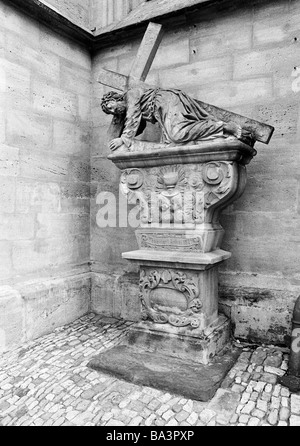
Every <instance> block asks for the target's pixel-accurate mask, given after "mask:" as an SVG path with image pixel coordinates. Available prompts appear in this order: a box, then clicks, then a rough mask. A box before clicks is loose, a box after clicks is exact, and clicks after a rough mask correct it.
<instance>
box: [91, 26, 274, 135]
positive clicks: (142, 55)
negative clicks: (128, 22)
mask: <svg viewBox="0 0 300 446" xmlns="http://www.w3.org/2000/svg"><path fill="white" fill-rule="evenodd" d="M162 34H163V32H162V25H160V24H157V23H152V22H150V23H149V25H148V27H147V30H146V32H145V34H144V37H143V40H142V42H141V44H140V47H139V49H138V53H137V56H136V58H135V61H134V63H133V66H132V68H131V71H130V74H129V76H125V75H123V74H119V73H116V72H114V71H111V70H106V69H100V72H99V76H98V82H100V83H101V84H103V85H106V86H109V87H111V88H113V89H115V90H119V91H127V90H128V89H130V88H133V87H137V86H144V87H145V88H147V87H148V88H155V87H154V86H151V85H149V84H146V83H145V82H144V81H145V79H146V77H147V74H148V73H149V70H150V68H151V65H152V62H153V59H154V57H155V54H156V52H157V50H158V47H159V44H160V42H161V39H162ZM198 102H199V103H200V104H201V106H202V107H203V108H204V109H206V110H207V112H208V113H210V114H212V115H214V116H215V117H216V118H217V119H220V120H221V121H224V122H229V121H234V122H236V123H237V124H239V125H241V126H242V127H248V128H250V129H251V131H252V134H253V137H254V139H255V140H257V141H260V142H263V143H265V144H268V142H269V141H270V139H271V136H272V134H273V131H274V128H273V127H272V126H270V125H267V124H264V123H262V122H258V121H255V120H254V119H250V118H246V117H245V116H241V115H238V114H236V113H233V112H230V111H228V110H223V109H221V108H219V107H216V106H214V105H211V104H206V103H205V102H202V101H198ZM121 128H122V124H121V123H118V122H116V120H113V121H112V124H111V126H110V129H109V131H108V133H109V135H110V136H111V138H116V137H118V136H120V132H121Z"/></svg>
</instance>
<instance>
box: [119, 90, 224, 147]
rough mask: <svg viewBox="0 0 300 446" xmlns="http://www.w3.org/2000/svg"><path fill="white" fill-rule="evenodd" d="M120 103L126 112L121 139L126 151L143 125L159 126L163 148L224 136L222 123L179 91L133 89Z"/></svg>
mask: <svg viewBox="0 0 300 446" xmlns="http://www.w3.org/2000/svg"><path fill="white" fill-rule="evenodd" d="M124 99H125V101H126V109H127V111H126V119H125V123H124V128H123V131H122V134H121V139H122V140H123V142H124V144H125V145H126V146H127V147H130V145H131V142H132V140H133V138H134V137H135V136H136V135H137V134H139V133H141V131H142V130H143V128H145V125H146V122H147V121H149V122H152V123H155V122H158V123H159V125H160V127H161V129H162V142H163V143H165V144H185V143H188V142H191V141H197V140H202V139H212V138H216V137H223V136H224V135H223V126H224V122H223V121H220V120H218V119H216V118H215V117H214V116H212V115H210V114H209V113H208V112H207V111H206V110H204V108H203V107H201V105H200V104H199V103H198V102H197V101H196V100H195V99H193V98H191V97H190V96H188V95H187V94H186V93H184V92H182V91H180V90H175V89H161V88H155V89H152V88H149V89H146V90H145V89H143V88H141V87H137V88H132V89H130V90H128V91H127V92H126V94H125V97H124Z"/></svg>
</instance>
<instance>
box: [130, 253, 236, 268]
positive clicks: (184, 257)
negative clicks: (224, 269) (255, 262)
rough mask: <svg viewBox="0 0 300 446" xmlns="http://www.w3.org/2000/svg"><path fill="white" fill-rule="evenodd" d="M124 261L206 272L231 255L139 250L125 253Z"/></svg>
mask: <svg viewBox="0 0 300 446" xmlns="http://www.w3.org/2000/svg"><path fill="white" fill-rule="evenodd" d="M122 257H123V258H124V259H127V260H130V261H133V262H138V263H139V264H140V265H152V262H153V264H155V266H157V267H158V266H162V267H172V268H187V269H189V268H191V269H194V270H205V269H208V268H210V267H212V266H213V265H216V264H217V263H220V262H222V261H223V260H226V259H229V258H230V257H231V253H230V252H228V251H223V250H222V249H216V250H215V251H212V252H206V253H189V252H177V251H151V250H149V249H148V250H141V249H140V250H137V251H130V252H123V253H122Z"/></svg>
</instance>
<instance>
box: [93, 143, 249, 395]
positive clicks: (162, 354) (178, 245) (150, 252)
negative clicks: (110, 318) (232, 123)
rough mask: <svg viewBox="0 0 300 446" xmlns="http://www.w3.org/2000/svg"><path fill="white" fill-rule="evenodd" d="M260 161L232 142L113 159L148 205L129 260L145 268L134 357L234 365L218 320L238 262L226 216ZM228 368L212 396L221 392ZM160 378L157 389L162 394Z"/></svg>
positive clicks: (135, 149) (144, 149)
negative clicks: (224, 286)
mask: <svg viewBox="0 0 300 446" xmlns="http://www.w3.org/2000/svg"><path fill="white" fill-rule="evenodd" d="M255 154H256V151H255V150H254V149H253V148H252V147H250V146H248V145H246V144H244V143H242V142H240V141H238V140H237V139H235V138H226V139H225V138H224V139H216V140H210V141H201V142H198V143H197V144H191V145H187V146H174V147H170V146H169V147H167V148H166V146H163V145H159V144H151V143H145V142H143V143H141V142H138V141H136V142H135V143H134V144H133V146H132V147H131V151H130V152H128V151H125V150H124V151H122V149H119V150H118V151H117V153H114V154H112V155H110V156H109V158H110V159H111V160H112V161H113V162H114V163H115V164H116V165H117V166H118V167H119V168H120V169H122V175H121V188H122V190H123V192H124V193H125V194H127V195H128V196H129V198H130V199H131V201H132V199H133V198H136V199H138V200H139V204H140V217H141V218H140V227H139V228H138V229H137V230H136V237H137V242H138V246H139V249H138V250H135V251H131V252H126V253H123V257H124V258H125V259H127V260H129V261H131V262H135V263H138V265H139V267H140V284H139V287H140V288H139V297H138V296H137V298H139V299H140V302H141V319H142V321H141V322H139V323H137V324H136V325H135V326H134V327H133V328H132V330H131V332H130V334H129V337H128V343H127V347H126V348H127V349H128V347H129V346H130V348H131V350H130V351H131V352H134V351H135V352H139V354H140V355H141V354H142V352H144V353H145V354H146V353H147V354H149V353H151V354H152V358H154V359H153V361H156V363H157V362H158V363H159V362H160V361H162V358H164V361H165V360H166V358H169V363H170V364H172V366H174V361H175V362H176V361H177V362H178V361H179V363H180V361H185V362H186V363H187V364H194V366H195V365H197V366H198V367H200V368H201V367H202V369H201V370H202V371H203V370H204V369H205V367H212V365H213V363H215V364H219V365H218V367H219V366H220V364H222V363H224V364H227V365H226V367H227V366H228V367H229V366H230V365H231V362H230V360H229V361H227V362H226V361H225V360H224V361H223V360H222V359H220V355H222V352H224V351H225V350H226V349H225V347H226V346H228V345H229V338H230V323H229V321H228V319H227V318H226V317H225V316H224V315H219V314H218V265H219V264H220V263H221V262H223V261H224V260H226V259H228V258H229V257H230V256H231V254H230V253H229V252H226V251H223V250H222V249H221V248H220V245H221V242H222V237H223V233H224V230H223V228H222V227H221V225H220V223H219V215H220V212H221V210H222V209H223V208H225V207H226V206H228V205H229V204H230V203H232V202H233V201H234V200H235V199H237V198H238V197H239V196H240V195H241V194H242V192H243V190H244V188H245V185H246V170H245V164H247V163H248V162H249V161H250V159H251V158H252V156H253V155H255ZM136 357H139V355H138V354H137V355H136ZM141 357H142V356H141ZM147 358H148V356H147ZM232 358H234V355H233V356H232ZM232 358H231V359H232ZM218 359H219V362H218ZM227 359H228V358H227ZM123 360H124V358H123ZM232 360H233V359H232ZM105 361H107V356H106V359H105ZM147 361H148V362H149V359H147ZM177 362H176V364H177ZM100 363H101V359H100ZM181 363H182V362H181ZM94 365H95V364H94ZM98 365H99V361H98ZM106 366H107V364H106ZM144 366H145V364H143V367H144ZM113 367H114V368H116V364H115V363H114V364H113V365H112V364H111V365H110V366H107V367H106V369H105V370H111V371H112V370H113ZM120 367H121V368H122V367H123V365H122V366H121V365H120ZM140 367H142V365H140V366H139V367H137V369H136V370H140ZM178 367H179V366H178ZM226 367H225V369H222V373H219V374H217V375H218V377H217V378H216V376H215V378H214V379H215V381H214V383H213V384H211V388H214V389H215V390H216V383H217V382H220V381H221V379H222V377H223V376H224V373H225V372H226V371H227V370H226ZM96 368H97V367H96ZM153 368H154V369H155V365H153V364H152V365H151V366H149V367H148V369H151V370H152V369H153ZM199 370H200V369H198V371H199ZM206 370H208V369H206ZM209 370H212V369H211V368H210V369H209ZM126 373H127V372H126V371H124V373H123V375H122V376H123V377H124V376H127V375H126ZM132 373H133V375H134V373H135V372H132ZM136 373H139V372H136ZM205 373H206V374H207V375H208V376H209V373H207V372H205ZM145 374H146V372H145ZM158 374H159V372H158V371H156V376H155V377H154V378H153V382H154V384H153V385H155V384H156V385H157V386H159V382H160V379H161V376H160V375H159V376H158ZM212 375H213V373H212ZM134 376H135V375H134ZM131 379H132V380H135V379H136V378H134V377H133V378H131ZM191 379H192V378H191ZM218 380H219V381H218ZM139 382H140V381H139ZM141 382H143V381H141ZM171 387H172V386H171ZM163 388H169V389H170V390H172V388H170V387H168V386H166V384H164V387H163ZM208 388H209V385H208V387H207V388H206V390H205V392H206V393H205V392H204V393H203V394H201V392H200V393H199V399H204V398H206V396H207V395H208V393H207V389H208ZM173 390H174V391H175V390H176V389H173ZM181 393H182V394H188V389H185V390H182V392H181ZM204 394H205V395H206V396H204ZM201 395H202V396H201Z"/></svg>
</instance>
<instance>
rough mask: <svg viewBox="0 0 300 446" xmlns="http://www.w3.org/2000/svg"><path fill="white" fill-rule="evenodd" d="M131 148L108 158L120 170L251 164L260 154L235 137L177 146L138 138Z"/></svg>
mask: <svg viewBox="0 0 300 446" xmlns="http://www.w3.org/2000/svg"><path fill="white" fill-rule="evenodd" d="M130 149H131V150H130V151H129V150H128V149H126V148H125V147H124V146H121V147H120V149H118V150H117V151H116V152H113V153H112V154H110V155H108V157H107V158H108V159H109V160H111V161H112V162H113V163H114V164H115V165H116V166H117V167H118V168H119V169H127V168H130V167H154V166H162V165H169V164H177V163H178V164H190V163H206V162H210V161H236V162H238V163H241V164H248V163H249V162H250V160H251V159H252V157H253V156H255V155H256V153H257V152H256V150H255V149H254V148H253V147H250V146H248V145H247V144H245V143H243V142H241V141H239V140H237V139H236V138H216V139H214V140H207V141H197V144H187V145H176V146H172V145H170V146H166V145H165V144H159V143H153V142H147V141H137V140H135V141H134V142H133V143H132V146H131V148H130Z"/></svg>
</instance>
